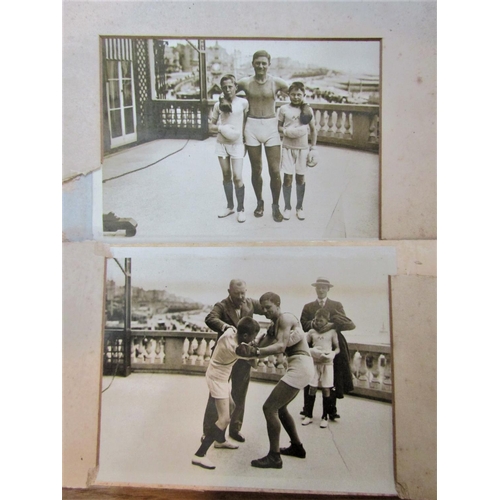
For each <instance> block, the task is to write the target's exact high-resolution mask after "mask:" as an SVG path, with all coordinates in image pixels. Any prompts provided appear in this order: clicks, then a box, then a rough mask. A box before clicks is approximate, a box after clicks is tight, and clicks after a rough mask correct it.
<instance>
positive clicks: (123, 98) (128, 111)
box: [106, 60, 137, 148]
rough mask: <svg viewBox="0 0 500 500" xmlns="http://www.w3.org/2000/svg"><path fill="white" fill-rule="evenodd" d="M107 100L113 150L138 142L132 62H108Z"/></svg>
mask: <svg viewBox="0 0 500 500" xmlns="http://www.w3.org/2000/svg"><path fill="white" fill-rule="evenodd" d="M106 75H107V80H106V99H107V104H108V123H109V132H110V137H111V148H116V147H119V146H123V145H125V144H129V143H131V142H135V141H137V119H136V110H135V92H134V79H133V66H132V61H124V60H121V61H120V60H107V61H106Z"/></svg>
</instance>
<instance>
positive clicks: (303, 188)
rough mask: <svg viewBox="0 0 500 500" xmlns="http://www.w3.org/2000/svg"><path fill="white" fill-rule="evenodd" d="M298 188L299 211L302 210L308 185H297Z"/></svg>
mask: <svg viewBox="0 0 500 500" xmlns="http://www.w3.org/2000/svg"><path fill="white" fill-rule="evenodd" d="M296 188H297V210H298V209H299V208H302V203H303V202H304V193H305V192H306V184H305V183H304V184H296Z"/></svg>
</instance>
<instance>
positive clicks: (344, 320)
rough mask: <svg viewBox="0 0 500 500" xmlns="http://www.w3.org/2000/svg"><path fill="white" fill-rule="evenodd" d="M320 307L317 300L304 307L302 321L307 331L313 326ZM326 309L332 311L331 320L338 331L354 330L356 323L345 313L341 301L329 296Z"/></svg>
mask: <svg viewBox="0 0 500 500" xmlns="http://www.w3.org/2000/svg"><path fill="white" fill-rule="evenodd" d="M318 309H320V305H319V302H318V301H317V300H315V301H314V302H309V304H306V305H305V306H304V309H302V314H301V316H300V323H301V325H302V328H303V329H304V331H305V332H308V331H309V330H310V329H311V328H312V322H313V319H314V315H315V314H316V311H317V310H318ZM324 309H326V310H327V311H328V312H329V313H330V321H331V322H332V323H333V324H334V325H335V330H337V332H342V331H344V330H354V329H355V328H356V325H355V324H354V323H353V322H352V321H351V320H350V319H349V318H348V317H347V316H346V315H345V312H344V308H343V307H342V304H341V303H340V302H336V301H335V300H330V299H329V298H327V299H326V303H325V306H324Z"/></svg>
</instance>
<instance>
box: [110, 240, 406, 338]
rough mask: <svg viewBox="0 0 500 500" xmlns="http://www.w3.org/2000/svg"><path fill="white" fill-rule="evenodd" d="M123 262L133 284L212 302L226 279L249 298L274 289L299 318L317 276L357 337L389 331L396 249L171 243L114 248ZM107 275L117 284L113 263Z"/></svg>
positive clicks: (223, 294)
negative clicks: (238, 282) (237, 282)
mask: <svg viewBox="0 0 500 500" xmlns="http://www.w3.org/2000/svg"><path fill="white" fill-rule="evenodd" d="M113 254H114V255H115V257H116V258H117V259H118V260H119V261H120V262H121V263H122V265H123V258H124V257H131V258H132V286H137V287H142V288H144V289H146V290H147V289H158V290H162V289H165V290H167V291H168V292H169V293H174V294H176V295H178V296H181V297H186V298H189V299H192V300H195V301H199V302H202V303H204V304H208V305H213V304H214V303H215V302H217V301H219V300H222V299H223V298H225V297H226V296H227V289H228V285H229V281H230V280H231V279H233V278H240V279H243V280H244V281H246V283H247V289H248V292H247V296H248V297H252V298H256V299H258V298H259V297H260V296H261V295H262V294H263V293H265V292H268V291H273V292H275V293H278V295H280V296H281V298H282V310H284V311H285V310H286V311H289V312H292V313H293V314H295V315H296V316H300V313H301V311H302V308H303V306H304V304H305V303H307V302H310V301H313V300H314V299H315V298H316V295H315V291H314V288H313V287H312V286H311V284H312V283H313V282H315V281H316V278H318V277H319V276H323V277H326V278H327V279H329V280H330V281H331V282H332V284H334V288H333V289H332V290H331V292H330V294H329V297H330V298H332V299H334V300H339V301H340V302H342V304H343V305H344V308H345V310H346V314H347V315H348V316H349V317H350V318H351V319H352V320H353V321H354V323H355V324H356V325H357V329H356V334H358V335H368V336H370V335H378V333H379V331H380V330H381V329H383V328H384V327H385V328H386V329H388V328H389V299H388V276H389V275H390V274H395V272H396V258H395V251H394V249H392V248H384V247H383V248H373V247H265V248H262V247H187V248H182V247H175V248H147V249H146V248H114V249H113ZM107 279H113V280H115V282H116V283H117V284H119V285H123V283H124V278H123V274H122V272H121V271H120V269H119V267H118V265H117V264H116V262H114V261H113V260H110V261H108V272H107Z"/></svg>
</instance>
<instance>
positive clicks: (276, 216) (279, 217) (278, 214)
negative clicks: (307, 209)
mask: <svg viewBox="0 0 500 500" xmlns="http://www.w3.org/2000/svg"><path fill="white" fill-rule="evenodd" d="M273 219H274V222H281V221H282V220H283V216H282V215H281V212H280V207H279V205H274V204H273Z"/></svg>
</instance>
